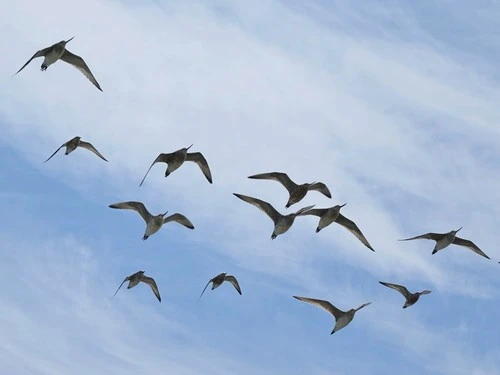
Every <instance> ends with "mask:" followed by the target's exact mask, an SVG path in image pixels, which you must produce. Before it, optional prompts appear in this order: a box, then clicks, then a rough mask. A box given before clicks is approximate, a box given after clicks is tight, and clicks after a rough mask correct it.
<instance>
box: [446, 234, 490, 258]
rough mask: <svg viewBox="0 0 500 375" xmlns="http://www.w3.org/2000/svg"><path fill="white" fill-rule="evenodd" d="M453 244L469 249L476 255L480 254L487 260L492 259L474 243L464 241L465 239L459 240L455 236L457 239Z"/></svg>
mask: <svg viewBox="0 0 500 375" xmlns="http://www.w3.org/2000/svg"><path fill="white" fill-rule="evenodd" d="M453 244H455V245H458V246H464V247H466V248H468V249H469V250H472V251H473V252H475V253H476V254H479V255H481V256H483V257H485V258H487V259H490V257H489V256H488V255H486V254H485V253H484V252H483V251H482V250H481V249H480V248H479V247H477V246H476V244H474V242H472V241H469V240H464V239H463V238H459V237H457V236H455V239H454V240H453Z"/></svg>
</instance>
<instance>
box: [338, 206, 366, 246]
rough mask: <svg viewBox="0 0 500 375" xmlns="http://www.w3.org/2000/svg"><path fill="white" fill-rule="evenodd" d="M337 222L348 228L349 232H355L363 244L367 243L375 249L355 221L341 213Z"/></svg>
mask: <svg viewBox="0 0 500 375" xmlns="http://www.w3.org/2000/svg"><path fill="white" fill-rule="evenodd" d="M335 222H336V223H338V224H340V225H342V226H343V227H344V228H346V229H347V230H348V231H349V232H351V233H352V234H354V235H355V236H356V238H357V239H358V240H360V241H361V242H362V243H363V245H365V246H366V247H367V248H369V249H370V250H371V251H375V250H374V249H373V247H372V245H370V243H369V242H368V240H367V239H366V237H365V236H364V235H363V233H362V232H361V230H360V229H359V228H358V226H357V225H356V224H355V223H354V221H352V220H349V219H348V218H346V217H345V216H344V215H342V214H341V213H339V216H338V217H337V219H336V220H335Z"/></svg>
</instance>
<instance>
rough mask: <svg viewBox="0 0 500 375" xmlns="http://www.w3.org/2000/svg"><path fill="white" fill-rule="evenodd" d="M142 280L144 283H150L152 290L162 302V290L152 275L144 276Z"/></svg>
mask: <svg viewBox="0 0 500 375" xmlns="http://www.w3.org/2000/svg"><path fill="white" fill-rule="evenodd" d="M141 281H142V282H143V283H146V284H148V285H149V286H150V287H151V290H152V291H153V293H154V294H155V296H156V298H158V301H160V302H161V297H160V291H159V290H158V285H156V282H155V281H154V279H153V278H152V277H148V276H142V279H141Z"/></svg>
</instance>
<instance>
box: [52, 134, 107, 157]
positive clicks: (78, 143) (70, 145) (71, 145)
mask: <svg viewBox="0 0 500 375" xmlns="http://www.w3.org/2000/svg"><path fill="white" fill-rule="evenodd" d="M81 138H82V137H75V138H72V139H70V140H69V141H68V142H66V143H63V144H62V145H61V147H59V148H58V149H57V150H55V151H54V153H53V154H52V155H50V156H49V158H48V159H47V160H45V161H44V163H46V162H48V161H49V160H50V159H52V157H53V156H54V155H55V154H57V153H58V152H59V150H60V149H61V148H63V147H66V152H65V153H64V155H69V154H71V153H72V152H73V151H75V150H76V149H77V148H78V147H82V148H85V149H87V150H89V151H92V152H93V153H94V154H96V155H97V156H99V157H100V158H101V159H102V160H104V161H108V160H107V159H106V158H105V157H104V156H102V155H101V153H100V152H99V151H97V149H96V148H95V147H94V146H93V145H92V144H91V143H88V142H85V141H82V140H81Z"/></svg>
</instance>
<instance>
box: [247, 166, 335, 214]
mask: <svg viewBox="0 0 500 375" xmlns="http://www.w3.org/2000/svg"><path fill="white" fill-rule="evenodd" d="M248 178H251V179H256V180H275V181H278V182H279V183H281V184H282V185H283V186H284V187H285V188H286V189H287V190H288V193H289V198H288V202H287V204H286V206H285V207H286V208H288V207H290V206H291V205H294V204H295V203H298V202H300V201H301V200H302V199H304V197H305V196H306V194H307V192H308V191H310V190H317V191H319V192H320V193H322V194H323V195H324V196H326V197H328V198H331V197H332V194H331V193H330V190H329V189H328V187H327V186H326V185H325V184H324V183H322V182H312V183H305V184H300V185H299V184H296V183H295V182H293V181H292V179H291V178H290V177H288V175H287V174H286V173H282V172H270V173H260V174H256V175H253V176H248Z"/></svg>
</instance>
